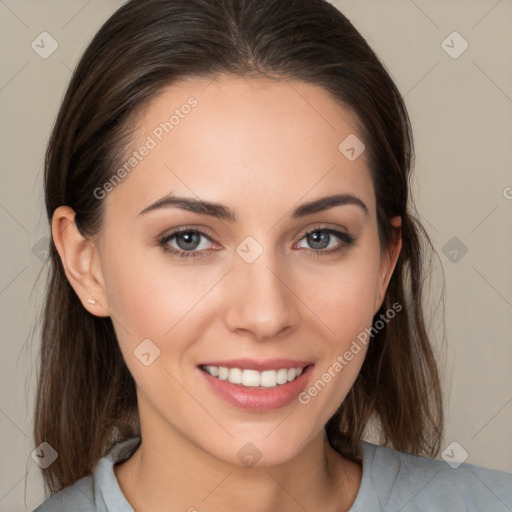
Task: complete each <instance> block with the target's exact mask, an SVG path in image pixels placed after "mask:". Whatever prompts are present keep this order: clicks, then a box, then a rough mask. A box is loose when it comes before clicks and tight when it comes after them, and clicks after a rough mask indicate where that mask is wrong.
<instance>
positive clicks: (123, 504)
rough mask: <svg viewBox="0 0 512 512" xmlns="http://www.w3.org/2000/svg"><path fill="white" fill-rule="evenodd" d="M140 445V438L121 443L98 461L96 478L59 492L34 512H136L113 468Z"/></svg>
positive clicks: (86, 477)
mask: <svg viewBox="0 0 512 512" xmlns="http://www.w3.org/2000/svg"><path fill="white" fill-rule="evenodd" d="M140 441H141V439H140V437H139V436H137V437H133V438H129V439H126V440H124V441H121V442H118V443H117V444H115V445H114V446H113V447H112V448H111V449H110V450H109V452H108V453H107V454H106V455H105V456H104V457H102V458H101V459H100V460H99V461H98V463H97V465H96V467H95V469H94V472H93V474H92V475H88V476H84V477H83V478H80V479H79V480H77V481H76V482H75V483H74V484H73V485H70V486H68V487H65V488H64V489H61V490H60V491H58V492H56V493H55V494H53V495H52V496H50V497H49V498H47V499H46V500H45V501H43V503H41V504H40V505H39V506H38V507H37V508H36V509H35V510H33V511H32V512H69V511H75V510H77V511H78V510H79V511H80V512H114V511H115V512H133V509H132V507H131V506H130V504H129V503H128V501H127V500H126V497H125V496H124V495H123V493H122V491H121V488H120V487H119V483H118V482H117V480H116V477H115V474H114V470H113V466H114V464H115V463H116V462H120V461H123V460H126V459H127V458H129V457H130V456H131V455H132V454H133V452H134V451H135V450H136V449H137V447H138V445H139V444H140Z"/></svg>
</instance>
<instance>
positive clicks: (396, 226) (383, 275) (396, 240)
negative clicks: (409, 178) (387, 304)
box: [374, 216, 402, 314]
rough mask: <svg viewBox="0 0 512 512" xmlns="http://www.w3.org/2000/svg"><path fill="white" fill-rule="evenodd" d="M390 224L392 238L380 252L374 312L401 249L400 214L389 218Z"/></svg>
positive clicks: (380, 302)
mask: <svg viewBox="0 0 512 512" xmlns="http://www.w3.org/2000/svg"><path fill="white" fill-rule="evenodd" d="M390 222H391V225H392V239H391V242H390V244H389V247H388V248H387V250H386V251H384V253H383V254H382V261H381V270H380V275H379V291H378V294H377V302H376V304H375V310H374V314H377V311H378V310H379V309H380V307H381V306H382V303H383V302H384V297H385V295H386V290H387V288H388V284H389V281H390V280H391V276H392V275H393V271H394V269H395V266H396V263H397V261H398V256H399V255H400V251H401V249H402V218H401V217H400V216H397V217H393V218H392V219H390Z"/></svg>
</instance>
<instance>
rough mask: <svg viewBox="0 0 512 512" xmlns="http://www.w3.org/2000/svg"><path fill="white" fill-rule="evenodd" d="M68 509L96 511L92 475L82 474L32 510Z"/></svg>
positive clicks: (84, 511)
mask: <svg viewBox="0 0 512 512" xmlns="http://www.w3.org/2000/svg"><path fill="white" fill-rule="evenodd" d="M70 510H80V511H83V512H98V508H97V507H96V505H95V503H94V484H93V478H92V476H90V475H89V476H84V477H83V478H81V479H80V480H77V481H76V482H75V483H74V484H73V485H70V486H69V487H65V488H64V489H62V490H60V491H59V492H57V493H55V494H53V495H52V496H50V497H49V498H47V499H46V500H45V501H43V503H41V504H40V505H39V506H38V507H37V508H36V509H34V510H33V512H61V511H62V512H65V511H70Z"/></svg>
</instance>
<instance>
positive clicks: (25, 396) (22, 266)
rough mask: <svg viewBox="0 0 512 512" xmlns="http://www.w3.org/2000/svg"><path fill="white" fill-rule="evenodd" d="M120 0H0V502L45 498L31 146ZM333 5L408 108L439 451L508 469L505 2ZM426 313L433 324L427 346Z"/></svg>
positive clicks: (510, 350) (510, 203) (510, 285)
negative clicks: (39, 453)
mask: <svg viewBox="0 0 512 512" xmlns="http://www.w3.org/2000/svg"><path fill="white" fill-rule="evenodd" d="M121 3H122V2H120V1H114V0H102V1H100V0H89V1H70V0H66V1H64V0H59V1H57V0H55V1H49V0H40V1H38V2H34V1H27V0H0V20H1V21H0V34H1V38H2V44H1V45H0V51H1V57H2V66H1V69H0V111H1V119H2V124H1V126H2V134H1V135H2V136H1V137H0V144H1V150H0V158H1V162H2V167H1V169H2V186H1V189H0V230H1V240H2V244H1V247H2V249H1V253H0V261H1V273H0V303H1V315H2V324H1V325H2V332H1V335H2V357H1V358H0V384H1V389H2V393H1V395H0V453H1V457H0V460H1V462H0V511H9V512H11V511H17V510H26V509H27V508H28V509H29V510H31V509H32V508H33V507H34V506H35V505H36V504H38V503H39V502H40V501H41V500H42V499H43V497H44V496H43V491H42V481H41V477H40V474H39V471H40V470H39V468H38V466H37V465H36V463H35V462H34V461H33V460H32V459H31V457H30V454H31V452H32V450H33V449H34V446H33V440H32V437H31V428H32V409H33V395H34V377H35V368H36V356H37V350H38V343H39V341H38V337H37V335H36V336H35V337H34V341H33V342H30V341H29V334H30V329H31V326H32V325H33V323H34V316H35V313H36V311H37V308H38V307H39V305H40V303H41V298H42V289H43V287H42V285H43V283H44V276H42V277H41V279H40V281H39V282H38V283H36V284H34V283H35V280H36V277H37V275H38V273H39V272H40V270H41V268H42V259H44V254H41V252H40V251H38V246H37V243H38V241H40V240H41V239H42V238H43V237H48V234H49V231H48V227H47V225H46V221H45V215H44V212H43V207H42V182H41V179H42V163H43V154H44V149H45V144H46V142H47V139H48V136H49V131H50V128H51V126H52V123H53V121H54V119H55V116H56V113H57V109H58V106H59V102H60V100H61V98H62V95H63V93H64V91H65V88H66V86H67V83H68V81H69V79H70V76H71V70H72V69H73V67H74V66H75V64H76V62H77V60H78V58H79V56H80V55H81V53H82V51H83V50H84V48H85V46H86V45H87V44H88V42H89V41H90V39H91V38H92V36H93V34H94V33H95V31H96V30H97V29H98V28H99V26H100V25H101V24H102V23H103V21H105V20H106V18H107V17H108V16H109V15H110V14H111V13H112V12H113V11H114V10H115V9H116V8H117V7H118V6H120V5H121ZM332 3H333V4H334V5H336V6H337V7H338V8H339V9H340V10H341V11H342V12H344V13H345V14H346V15H347V16H348V17H349V18H350V19H351V20H352V22H353V23H354V25H355V26H356V27H357V28H358V29H359V30H360V31H361V32H362V34H363V35H364V36H365V37H366V38H367V40H368V42H369V43H370V45H371V46H372V47H373V48H374V49H375V50H376V52H377V54H378V55H379V56H380V57H381V59H382V60H383V62H384V63H385V65H386V66H387V68H388V70H389V71H390V73H391V75H392V76H393V78H394V79H395V81H396V83H397V85H398V87H399V89H400V90H401V92H402V93H403V94H404V95H405V100H406V103H407V106H408V108H409V111H410V115H411V119H412V123H413V127H414V133H415V139H416V150H417V162H416V176H415V181H414V185H415V191H414V192H415V197H416V202H417V205H418V208H419V211H420V214H421V217H422V219H423V220H424V222H425V226H426V228H427V230H428V232H429V234H430V235H431V237H432V240H433V242H434V244H435V247H436V249H437V251H438V253H439V260H438V264H437V265H438V271H439V269H440V268H441V265H442V267H443V268H444V272H445V279H446V305H445V306H446V340H445V345H446V347H445V349H444V353H445V365H444V366H445V370H444V378H445V388H446V390H445V393H446V397H447V429H446V439H445V442H444V445H443V447H447V446H448V445H449V444H450V443H452V442H453V441H456V442H457V443H459V445H460V447H462V448H463V449H465V450H466V451H467V452H468V453H469V457H468V462H471V463H473V464H478V465H483V466H487V467H491V468H496V469H502V470H507V471H511V472H512V438H511V437H512V436H511V433H512V270H511V262H512V257H511V256H512V58H511V57H512V51H511V49H512V31H511V30H510V26H511V21H512V3H511V2H510V1H509V0H508V1H507V0H501V1H496V0H479V1H476V0H464V1H462V0H460V1H455V0H449V1H446V0H435V1H433V0H429V1H426V0H414V2H413V1H412V0H393V1H389V0H388V1H386V2H384V1H377V0H366V1H364V2H362V1H357V0H336V1H334V2H332ZM43 31H47V32H49V33H50V34H51V36H52V37H53V38H54V39H55V40H56V41H57V42H58V49H57V50H56V51H55V52H54V53H53V54H52V55H51V56H50V57H48V58H47V59H42V58H41V57H40V56H39V55H38V54H37V53H36V52H35V51H34V50H33V49H32V48H31V42H32V41H33V40H35V39H36V37H37V36H39V34H41V32H43ZM454 31H457V32H459V33H460V34H461V36H462V37H463V38H464V40H466V41H467V43H468V44H469V46H468V48H467V50H466V51H465V52H464V53H463V54H462V55H460V56H459V57H458V58H456V59H454V58H452V57H450V56H449V55H448V54H447V53H446V52H445V50H444V49H443V47H442V46H441V43H442V41H443V40H445V39H446V38H447V36H448V35H449V34H451V33H452V32H454ZM452 39H453V38H452ZM448 44H449V45H450V46H453V48H452V49H451V51H452V52H454V51H457V50H458V49H460V48H461V46H460V45H461V41H460V40H457V39H455V40H454V42H453V43H452V42H451V39H450V38H449V39H448ZM453 237H456V238H457V240H455V242H454V241H453V240H452V241H451V242H449V241H450V240H451V239H452V238H453ZM447 243H448V245H446V244H447ZM454 243H455V244H458V247H456V246H454V245H452V244H454ZM463 247H466V248H467V253H465V254H464V255H463V256H462V257H460V256H461V254H462V252H461V250H460V249H461V248H463ZM454 248H455V250H457V251H458V252H457V258H458V261H452V260H453V259H454V258H455V253H454V252H453V249H454ZM436 294H437V292H436V291H435V290H434V289H433V295H432V297H436V296H437V295H436ZM433 301H434V302H435V300H433ZM440 318H441V317H440V316H439V312H438V314H437V315H436V316H434V318H433V320H432V331H433V332H434V333H437V334H436V335H437V338H438V340H439V344H440V346H441V342H442V337H441V334H440V332H441V331H440V325H441V323H440ZM36 334H37V333H36ZM460 449H461V448H458V447H456V450H460ZM454 471H455V470H454ZM25 492H26V502H25V499H24V494H25Z"/></svg>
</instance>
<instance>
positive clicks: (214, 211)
mask: <svg viewBox="0 0 512 512" xmlns="http://www.w3.org/2000/svg"><path fill="white" fill-rule="evenodd" d="M345 205H354V206H358V207H360V208H361V209H362V210H363V211H364V213H365V215H366V214H368V207H367V206H366V204H365V203H364V202H363V201H362V200H361V199H359V198H358V197H357V196H355V195H353V194H345V193H344V194H335V195H332V196H327V197H322V198H320V199H316V200H314V201H310V202H309V203H304V204H302V205H300V206H299V207H297V208H295V209H294V210H293V211H292V218H293V219H299V218H302V217H306V216H307V215H311V214H313V213H318V212H321V211H324V210H328V209H330V208H334V207H335V206H345ZM161 208H180V209H182V210H187V211H190V212H194V213H199V214H201V215H209V216H211V217H215V218H218V219H222V220H226V221H229V222H236V220H237V216H236V213H235V212H233V211H231V210H230V209H229V208H227V207H226V206H224V205H222V204H219V203H212V202H209V201H203V200H200V199H192V198H188V197H178V196H175V195H174V194H173V193H170V194H168V195H166V196H164V197H162V198H161V199H159V200H158V201H156V202H155V203H153V204H150V205H149V206H148V207H146V208H144V210H142V211H141V212H140V213H139V216H140V215H145V214H146V213H149V212H151V211H155V210H159V209H161Z"/></svg>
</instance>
